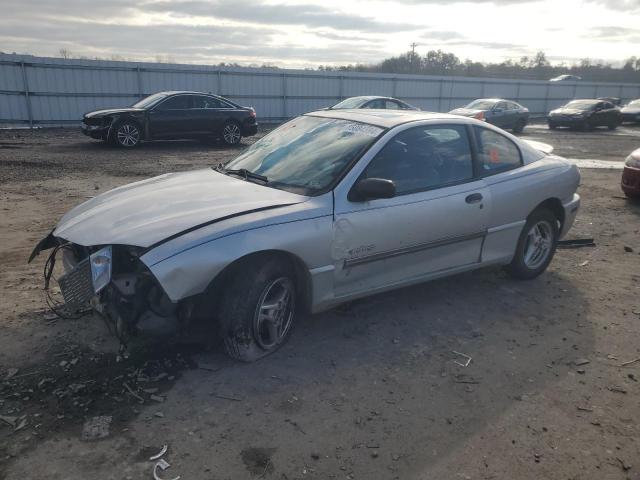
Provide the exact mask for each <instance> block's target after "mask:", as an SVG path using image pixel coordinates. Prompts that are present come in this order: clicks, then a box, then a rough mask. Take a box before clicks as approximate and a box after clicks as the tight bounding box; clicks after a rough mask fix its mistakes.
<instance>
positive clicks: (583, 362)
mask: <svg viewBox="0 0 640 480" xmlns="http://www.w3.org/2000/svg"><path fill="white" fill-rule="evenodd" d="M589 363H591V361H589V360H587V359H586V358H578V359H577V360H575V361H574V362H573V364H574V365H575V366H576V367H581V366H583V365H587V364H589Z"/></svg>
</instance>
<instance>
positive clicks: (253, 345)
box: [219, 257, 296, 362]
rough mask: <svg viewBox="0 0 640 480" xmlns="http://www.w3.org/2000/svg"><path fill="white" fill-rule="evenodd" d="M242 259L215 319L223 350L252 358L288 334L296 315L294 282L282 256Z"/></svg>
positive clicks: (278, 344) (275, 346) (277, 345)
mask: <svg viewBox="0 0 640 480" xmlns="http://www.w3.org/2000/svg"><path fill="white" fill-rule="evenodd" d="M242 262H243V263H242V265H239V266H238V268H237V269H236V273H235V274H234V275H232V277H231V281H230V282H229V283H228V284H227V287H226V289H225V291H224V294H223V297H222V301H221V304H220V310H219V317H220V318H219V321H220V327H221V333H222V338H223V340H224V345H225V349H226V351H227V354H229V356H231V357H232V358H235V359H237V360H241V361H244V362H252V361H254V360H258V359H259V358H262V357H264V356H266V355H268V354H270V353H273V352H275V351H276V350H277V349H278V348H280V347H281V346H282V345H283V344H284V343H285V342H286V341H287V339H288V338H289V336H290V334H291V331H292V329H293V326H294V322H295V319H296V284H295V281H294V275H293V273H292V269H291V268H290V266H289V265H287V263H286V262H284V261H283V260H282V259H279V258H276V257H273V258H269V257H266V258H248V259H246V260H243V261H242Z"/></svg>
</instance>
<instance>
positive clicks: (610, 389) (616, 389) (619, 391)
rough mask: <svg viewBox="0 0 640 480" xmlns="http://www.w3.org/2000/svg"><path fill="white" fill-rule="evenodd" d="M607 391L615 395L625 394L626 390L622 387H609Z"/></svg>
mask: <svg viewBox="0 0 640 480" xmlns="http://www.w3.org/2000/svg"><path fill="white" fill-rule="evenodd" d="M609 391H611V392H616V393H627V390H626V389H625V388H624V387H620V386H619V385H612V386H610V387H609Z"/></svg>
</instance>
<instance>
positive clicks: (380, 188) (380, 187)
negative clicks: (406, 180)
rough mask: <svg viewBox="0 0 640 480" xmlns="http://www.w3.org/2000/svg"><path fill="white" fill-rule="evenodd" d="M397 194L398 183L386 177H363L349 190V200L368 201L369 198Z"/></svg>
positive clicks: (387, 196)
mask: <svg viewBox="0 0 640 480" xmlns="http://www.w3.org/2000/svg"><path fill="white" fill-rule="evenodd" d="M395 196H396V184H395V183H393V181H391V180H387V179H384V178H363V179H362V180H359V181H358V182H357V183H356V184H355V185H354V186H353V188H352V189H351V191H350V192H349V200H351V201H353V202H366V201H367V200H376V199H378V198H393V197H395Z"/></svg>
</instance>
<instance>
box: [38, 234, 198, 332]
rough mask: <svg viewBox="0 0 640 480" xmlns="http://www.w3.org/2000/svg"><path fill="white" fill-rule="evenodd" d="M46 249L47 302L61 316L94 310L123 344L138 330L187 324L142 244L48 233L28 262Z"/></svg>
mask: <svg viewBox="0 0 640 480" xmlns="http://www.w3.org/2000/svg"><path fill="white" fill-rule="evenodd" d="M48 249H51V253H50V254H49V257H48V258H47V261H46V263H45V269H44V276H45V279H44V280H45V290H46V291H47V298H48V303H49V306H50V307H51V308H52V310H53V311H54V312H55V313H57V314H58V315H59V316H62V317H77V316H78V315H81V314H82V313H84V312H87V311H89V310H91V309H92V310H95V311H97V312H98V313H99V314H100V315H102V316H103V317H104V318H105V319H106V320H107V321H108V323H109V324H110V326H111V329H112V331H113V332H114V333H115V334H116V335H117V337H118V338H119V339H120V340H121V341H122V342H123V343H124V344H127V343H128V340H129V339H131V338H132V337H134V336H137V335H138V334H139V333H140V332H141V331H145V332H148V333H152V334H156V335H162V334H169V333H175V332H177V331H178V330H179V329H180V327H181V326H182V325H183V324H184V323H186V319H187V317H188V315H186V310H187V309H186V308H185V306H184V305H183V304H181V303H174V302H171V300H170V299H169V297H168V296H167V295H166V293H165V292H164V290H163V289H162V287H161V286H160V285H159V284H158V282H157V281H156V279H155V277H154V276H153V274H152V273H151V272H150V271H149V269H148V268H147V266H146V265H145V264H144V263H143V262H142V261H141V260H140V256H141V255H142V254H143V252H144V249H143V248H140V247H132V246H126V245H98V246H91V247H85V246H82V245H77V244H74V243H71V242H67V241H65V240H64V239H61V238H57V237H55V236H54V235H53V234H52V233H51V234H49V235H48V236H47V237H46V238H45V239H43V240H42V241H41V242H40V243H38V245H37V246H36V248H35V249H34V251H33V253H32V254H31V257H30V258H29V261H31V260H33V258H35V257H36V256H37V255H38V254H39V253H40V252H41V251H43V250H48ZM56 283H57V286H58V287H59V294H58V292H57V289H55V286H54V284H56ZM60 296H61V297H62V299H60ZM182 303H184V302H182Z"/></svg>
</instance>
